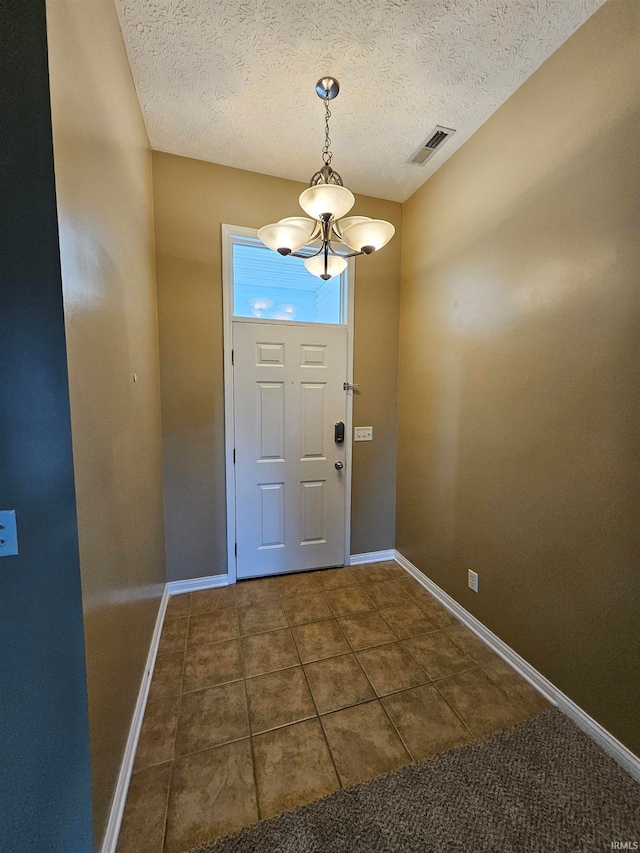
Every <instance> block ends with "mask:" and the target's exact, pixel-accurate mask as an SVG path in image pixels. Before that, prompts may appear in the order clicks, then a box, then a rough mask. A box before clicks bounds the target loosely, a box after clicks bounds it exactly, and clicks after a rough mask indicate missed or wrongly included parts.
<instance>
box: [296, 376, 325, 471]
mask: <svg viewBox="0 0 640 853" xmlns="http://www.w3.org/2000/svg"><path fill="white" fill-rule="evenodd" d="M325 389H326V383H325V382H302V383H301V385H300V423H299V430H300V447H301V449H302V460H303V461H304V460H305V459H325V458H326V456H325V442H324V439H325V433H326V415H325Z"/></svg>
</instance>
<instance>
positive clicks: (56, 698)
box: [0, 0, 93, 853]
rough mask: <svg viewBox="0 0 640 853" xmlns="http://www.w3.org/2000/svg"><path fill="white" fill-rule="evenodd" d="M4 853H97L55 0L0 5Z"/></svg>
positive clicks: (0, 829)
mask: <svg viewBox="0 0 640 853" xmlns="http://www.w3.org/2000/svg"><path fill="white" fill-rule="evenodd" d="M0 63H1V73H0V80H1V81H2V82H1V84H0V115H1V116H2V130H1V131H0V509H15V510H16V511H17V518H18V537H19V545H20V554H19V556H17V557H3V558H0V745H1V746H0V850H2V851H6V853H27V851H28V853H35V851H42V853H44V851H46V853H89V851H91V850H93V844H92V839H91V801H90V790H91V788H90V775H89V742H88V741H89V736H88V723H87V699H86V679H85V667H84V639H83V630H82V604H81V596H80V571H79V563H78V538H77V530H76V511H75V496H74V485H73V464H72V457H71V428H70V419H69V398H68V388H67V365H66V353H65V339H64V318H63V311H62V284H61V278H60V263H59V254H58V233H57V217H56V206H55V187H54V174H53V150H52V143H51V121H50V111H49V86H48V74H47V46H46V27H45V5H44V0H0Z"/></svg>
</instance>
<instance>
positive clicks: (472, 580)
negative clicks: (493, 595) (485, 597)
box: [467, 569, 479, 592]
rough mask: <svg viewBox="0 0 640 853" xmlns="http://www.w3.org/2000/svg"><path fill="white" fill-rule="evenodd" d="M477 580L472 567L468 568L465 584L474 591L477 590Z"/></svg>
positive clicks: (476, 574)
mask: <svg viewBox="0 0 640 853" xmlns="http://www.w3.org/2000/svg"><path fill="white" fill-rule="evenodd" d="M478 582H479V578H478V573H477V572H474V571H473V569H469V570H468V575H467V585H468V587H469V589H472V590H473V591H474V592H478Z"/></svg>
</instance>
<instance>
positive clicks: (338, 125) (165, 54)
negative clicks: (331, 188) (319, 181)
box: [116, 0, 604, 201]
mask: <svg viewBox="0 0 640 853" xmlns="http://www.w3.org/2000/svg"><path fill="white" fill-rule="evenodd" d="M603 2H604V0H323V2H322V3H313V4H312V3H310V2H305V0H116V6H117V7H118V13H119V15H120V20H121V23H122V29H123V33H124V38H125V43H126V46H127V51H128V55H129V60H130V63H131V68H132V71H133V77H134V80H135V83H136V87H137V90H138V95H139V98H140V103H141V106H142V110H143V113H144V116H145V120H146V123H147V128H148V131H149V137H150V140H151V145H152V146H153V148H156V149H159V150H161V151H168V152H170V153H173V154H181V155H184V156H186V157H195V158H197V159H200V160H209V161H212V162H214V163H222V164H223V165H226V166H235V167H238V168H241V169H249V170H251V171H254V172H263V173H265V174H270V175H279V176H281V177H284V178H294V179H297V180H301V181H308V180H309V178H310V177H311V175H312V173H313V172H314V171H315V170H316V169H317V168H318V167H319V166H320V165H321V162H320V151H321V148H322V143H323V105H322V102H321V101H320V100H319V99H318V97H317V96H316V95H315V92H314V86H315V82H316V80H317V79H318V78H319V77H321V76H323V75H325V74H332V75H334V76H335V77H337V78H338V79H339V81H340V84H341V87H342V88H341V92H340V95H339V97H338V99H337V100H336V101H333V103H332V110H333V119H332V123H331V136H332V139H333V151H334V162H333V165H334V166H335V168H336V169H337V170H338V171H339V172H340V173H341V174H342V177H343V179H344V182H345V185H346V186H348V187H349V188H350V189H352V190H353V191H355V192H359V193H367V194H369V195H374V196H380V197H382V198H389V199H394V200H397V201H404V199H406V198H407V197H408V196H409V195H411V193H412V192H414V191H415V190H416V189H417V188H418V187H419V186H420V185H421V184H422V183H424V181H425V180H426V179H427V178H428V177H429V176H430V175H431V174H433V172H434V171H435V170H436V169H437V168H438V167H439V166H441V165H442V163H444V162H445V160H446V159H447V158H448V157H450V156H451V155H452V154H453V152H454V151H455V150H456V148H458V147H460V145H462V143H463V142H464V141H465V140H466V139H468V138H469V136H470V135H471V134H472V133H473V132H474V131H475V130H477V128H478V127H480V125H481V124H482V123H483V122H484V121H486V120H487V118H488V117H489V116H490V115H491V113H493V112H494V110H495V109H496V108H497V107H498V106H499V105H500V104H501V103H503V102H504V101H505V100H506V98H508V97H509V95H510V94H511V93H512V92H513V91H515V89H517V88H518V86H520V84H521V83H522V82H523V81H524V80H525V79H526V78H527V77H528V76H529V75H530V74H531V73H532V72H533V71H535V69H536V68H538V66H539V65H540V64H541V63H542V62H544V60H545V59H546V58H547V57H548V56H549V55H550V54H551V53H553V51H555V50H556V49H557V48H558V47H559V46H560V45H561V44H562V43H563V42H564V41H565V40H566V39H567V38H568V37H569V36H570V35H571V34H572V33H573V32H574V31H575V30H576V29H577V28H578V27H579V26H580V25H581V24H582V23H583V22H584V21H585V20H586V19H587V18H588V17H589V15H591V14H592V13H593V12H595V10H596V9H597V8H598V7H599V6H601V5H602V3H603ZM436 124H440V125H444V126H445V127H452V128H455V129H456V130H457V133H456V135H455V136H454V137H453V138H452V139H450V140H449V141H447V142H446V143H445V145H444V146H443V148H442V150H441V151H439V152H438V153H437V154H436V155H435V156H434V157H433V158H432V159H431V160H430V161H429V162H428V163H427V164H426V165H425V166H422V167H420V166H412V165H409V164H408V163H407V162H406V161H407V159H408V158H409V157H411V155H412V154H413V153H414V151H415V149H416V148H417V147H418V146H419V145H420V144H421V143H422V142H423V141H424V140H425V138H426V136H427V134H428V133H429V132H430V131H431V130H432V129H433V127H434V126H435V125H436Z"/></svg>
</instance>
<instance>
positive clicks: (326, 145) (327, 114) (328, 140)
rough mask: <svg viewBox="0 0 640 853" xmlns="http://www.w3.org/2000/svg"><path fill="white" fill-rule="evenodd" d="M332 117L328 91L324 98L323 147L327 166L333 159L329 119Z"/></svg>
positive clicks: (323, 157) (323, 159)
mask: <svg viewBox="0 0 640 853" xmlns="http://www.w3.org/2000/svg"><path fill="white" fill-rule="evenodd" d="M330 118H331V110H330V109H329V97H328V93H327V96H326V97H325V99H324V148H323V149H322V161H323V163H324V164H325V166H328V165H330V163H331V160H332V159H333V154H332V153H331V150H330V149H331V138H330V137H329V119H330Z"/></svg>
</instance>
